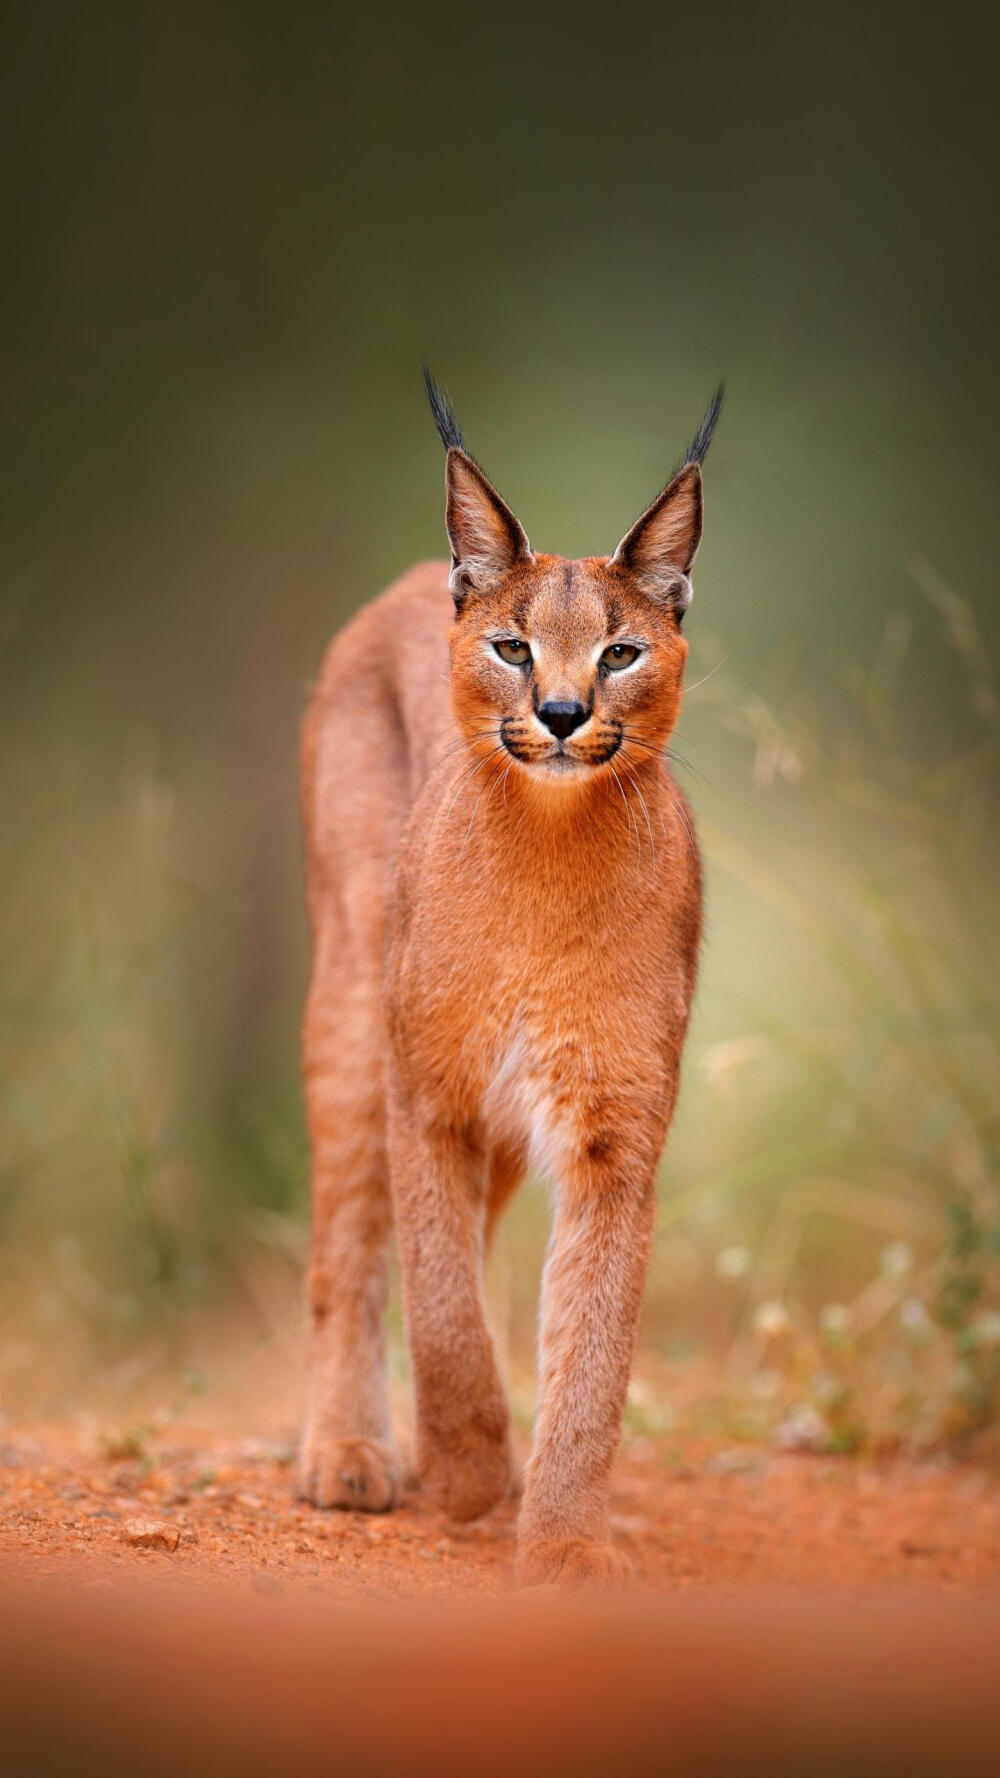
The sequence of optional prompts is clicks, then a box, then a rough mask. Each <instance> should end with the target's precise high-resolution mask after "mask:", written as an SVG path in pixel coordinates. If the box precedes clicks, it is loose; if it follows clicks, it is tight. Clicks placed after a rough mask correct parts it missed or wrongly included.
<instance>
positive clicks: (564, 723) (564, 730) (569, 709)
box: [538, 702, 587, 741]
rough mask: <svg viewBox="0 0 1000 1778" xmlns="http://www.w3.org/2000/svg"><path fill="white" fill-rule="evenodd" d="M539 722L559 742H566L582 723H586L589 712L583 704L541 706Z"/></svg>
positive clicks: (547, 704)
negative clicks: (542, 723)
mask: <svg viewBox="0 0 1000 1778" xmlns="http://www.w3.org/2000/svg"><path fill="white" fill-rule="evenodd" d="M538 720H539V722H544V724H545V726H546V728H547V729H548V730H549V733H550V734H553V735H555V736H556V739H557V740H559V741H565V739H566V736H567V735H571V734H572V733H573V730H574V729H575V728H579V726H580V724H581V722H586V720H587V712H586V710H585V709H584V707H583V705H582V704H554V703H551V702H549V703H546V704H541V705H540V706H539V710H538Z"/></svg>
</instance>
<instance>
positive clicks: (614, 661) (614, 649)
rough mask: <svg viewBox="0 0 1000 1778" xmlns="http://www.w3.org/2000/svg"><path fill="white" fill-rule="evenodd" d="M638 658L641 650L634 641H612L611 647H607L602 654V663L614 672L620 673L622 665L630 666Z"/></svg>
mask: <svg viewBox="0 0 1000 1778" xmlns="http://www.w3.org/2000/svg"><path fill="white" fill-rule="evenodd" d="M638 658H639V650H638V648H636V646H635V644H634V643H633V642H612V644H611V647H610V648H606V649H605V650H604V653H603V654H602V656H601V665H602V667H608V668H610V670H611V672H612V673H618V672H620V671H621V669H622V667H630V666H631V665H632V662H633V661H635V660H638Z"/></svg>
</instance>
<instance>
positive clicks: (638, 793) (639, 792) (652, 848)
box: [622, 760, 656, 870]
mask: <svg viewBox="0 0 1000 1778" xmlns="http://www.w3.org/2000/svg"><path fill="white" fill-rule="evenodd" d="M622 766H623V767H624V769H625V771H626V772H627V773H628V775H629V778H630V779H631V781H632V783H633V784H634V785H635V794H636V796H637V797H638V798H639V802H640V804H641V806H642V812H643V814H644V815H645V817H646V831H647V833H648V834H649V851H650V857H651V859H652V865H653V869H654V870H655V869H656V847H655V846H654V844H653V826H652V822H651V821H650V819H649V810H648V808H647V807H646V798H645V797H644V796H643V794H642V789H641V786H640V784H639V780H638V778H637V777H636V776H635V773H634V772H633V771H632V769H631V767H630V766H629V765H627V764H626V763H625V761H624V760H622Z"/></svg>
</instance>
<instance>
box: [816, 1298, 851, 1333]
mask: <svg viewBox="0 0 1000 1778" xmlns="http://www.w3.org/2000/svg"><path fill="white" fill-rule="evenodd" d="M819 1324H820V1327H821V1328H822V1330H823V1333H824V1334H825V1335H826V1338H827V1339H828V1340H834V1341H837V1340H846V1338H847V1336H848V1334H849V1333H850V1331H851V1311H850V1309H849V1308H848V1307H847V1304H846V1303H827V1305H826V1307H825V1308H824V1309H821V1310H820V1313H819Z"/></svg>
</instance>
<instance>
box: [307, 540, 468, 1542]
mask: <svg viewBox="0 0 1000 1778" xmlns="http://www.w3.org/2000/svg"><path fill="white" fill-rule="evenodd" d="M451 616H452V601H451V595H450V593H449V591H448V568H447V564H446V563H443V562H429V563H425V564H423V565H422V566H420V567H418V568H415V569H413V570H412V571H411V572H410V573H409V574H407V575H405V576H404V577H403V579H402V580H400V581H399V582H397V584H396V585H395V586H393V587H390V588H389V589H388V591H387V592H385V593H383V594H382V596H381V597H380V598H379V599H378V600H376V601H375V602H374V603H373V604H371V605H368V606H366V607H365V608H364V609H363V610H362V611H361V612H359V613H358V615H357V616H356V617H355V618H354V619H353V620H352V621H351V622H350V623H349V624H348V625H347V626H346V627H345V629H344V630H342V631H341V632H340V634H339V635H338V636H337V637H335V639H334V641H333V642H332V643H331V645H330V648H329V649H328V651H327V655H326V659H325V661H324V663H323V668H322V671H321V674H320V678H319V682H318V685H317V687H316V690H315V693H314V695H313V698H312V700H311V703H310V706H309V710H308V713H307V715H306V719H305V724H304V728H303V737H302V762H301V764H302V810H303V826H304V841H305V867H306V892H307V901H308V908H309V918H310V926H311V930H312V945H313V960H312V972H311V977H310V983H309V992H308V997H307V1002H306V1010H305V1019H304V1024H303V1033H302V1064H303V1075H304V1083H305V1100H306V1116H307V1120H308V1126H309V1139H310V1148H311V1156H312V1177H311V1201H312V1245H311V1255H310V1265H309V1277H308V1317H309V1335H308V1337H309V1353H308V1369H307V1399H306V1420H305V1429H304V1435H303V1440H302V1446H301V1454H300V1465H299V1469H300V1486H301V1490H302V1492H303V1493H304V1494H305V1495H306V1496H307V1497H308V1498H309V1499H312V1500H314V1501H315V1503H316V1505H318V1506H327V1507H329V1506H340V1507H351V1508H354V1509H355V1510H357V1509H359V1508H362V1509H365V1510H368V1511H375V1512H378V1511H384V1510H385V1509H386V1508H388V1507H390V1506H391V1505H392V1504H393V1502H394V1500H395V1498H396V1496H397V1494H398V1491H399V1488H400V1484H401V1467H400V1461H399V1456H398V1451H397V1447H396V1443H395V1440H394V1436H393V1432H392V1426H391V1420H390V1415H389V1405H388V1399H387V1393H386V1379H385V1344H384V1327H383V1323H384V1317H385V1310H386V1303H387V1297H388V1289H389V1241H390V1235H391V1223H392V1217H391V1205H390V1193H389V1177H388V1163H387V1157H386V1108H385V1068H386V1030H385V1015H384V1006H383V981H384V973H385V941H386V911H387V909H386V904H387V897H388V894H389V889H390V882H391V873H392V867H393V862H394V859H395V856H396V852H397V850H398V847H399V842H400V837H401V835H402V832H403V829H404V826H405V823H406V818H407V813H408V810H409V807H410V803H411V800H412V798H413V796H414V795H415V793H416V791H417V789H418V788H419V786H420V785H421V784H422V782H423V779H424V776H425V774H426V771H427V768H428V766H429V765H430V764H431V763H433V760H434V758H435V757H436V755H439V754H442V753H444V752H445V751H446V749H447V748H448V746H449V744H450V742H452V741H457V731H456V730H455V728H454V724H453V721H452V718H451V713H450V709H449V706H448V697H447V687H446V683H445V681H446V676H447V669H448V640H447V637H448V628H449V625H450V622H451Z"/></svg>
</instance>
